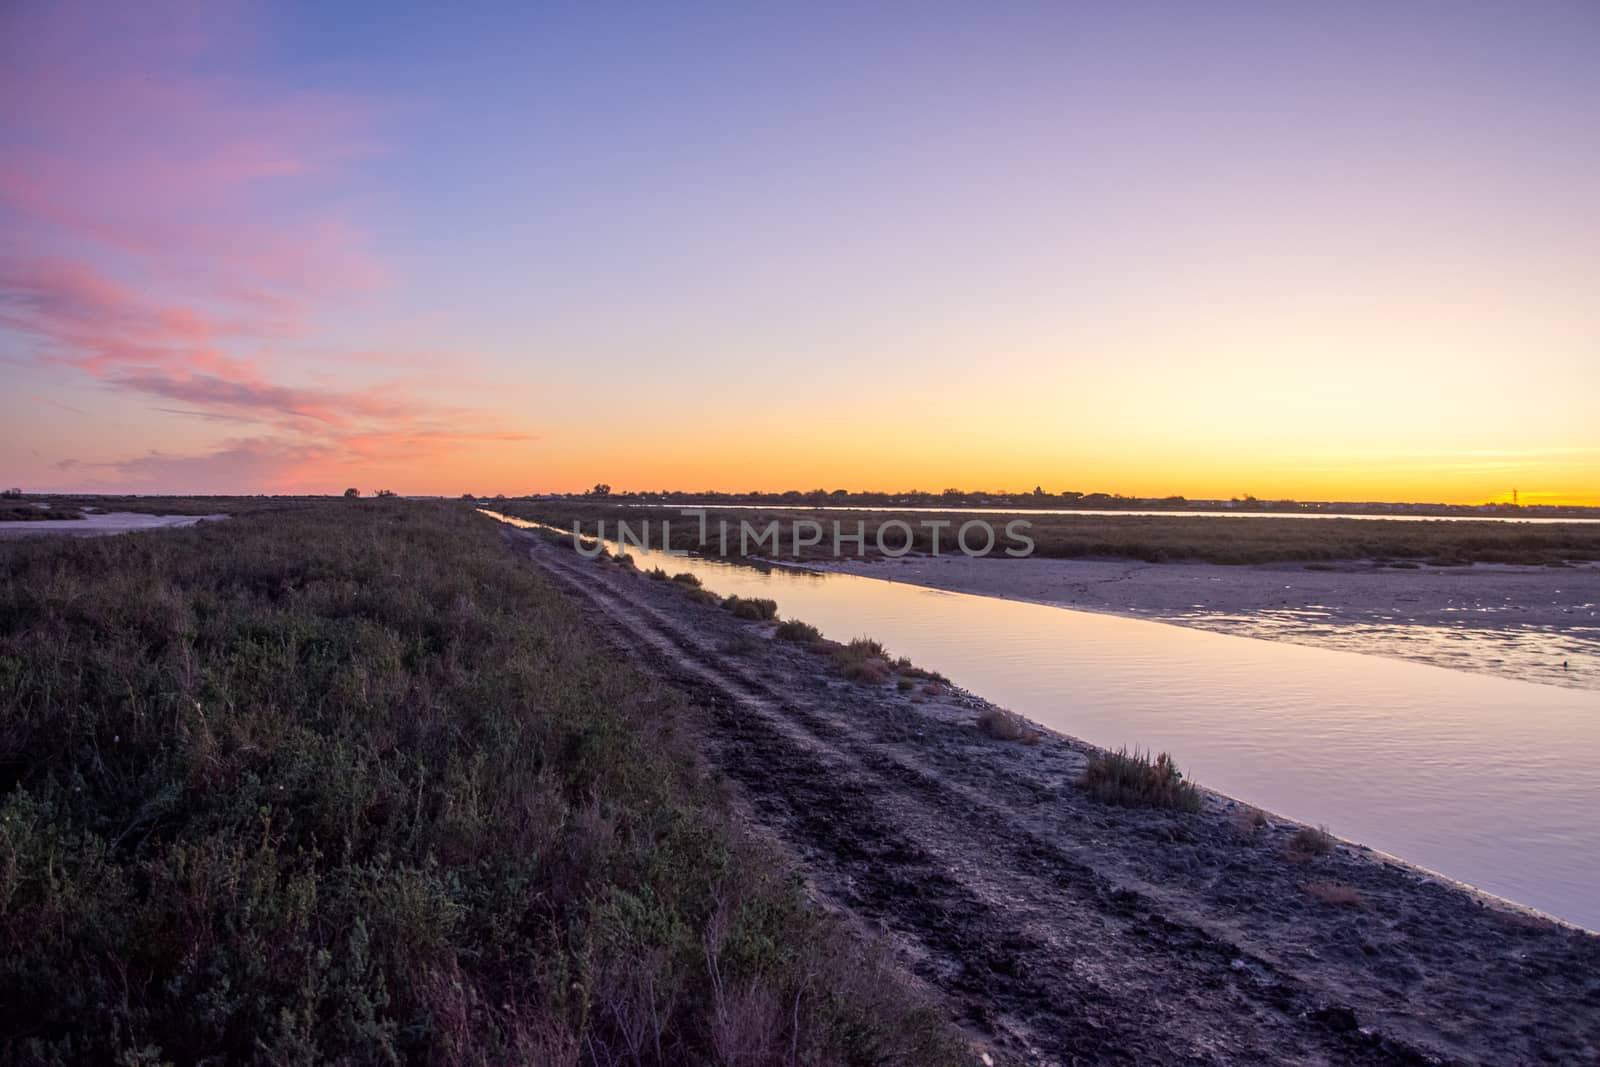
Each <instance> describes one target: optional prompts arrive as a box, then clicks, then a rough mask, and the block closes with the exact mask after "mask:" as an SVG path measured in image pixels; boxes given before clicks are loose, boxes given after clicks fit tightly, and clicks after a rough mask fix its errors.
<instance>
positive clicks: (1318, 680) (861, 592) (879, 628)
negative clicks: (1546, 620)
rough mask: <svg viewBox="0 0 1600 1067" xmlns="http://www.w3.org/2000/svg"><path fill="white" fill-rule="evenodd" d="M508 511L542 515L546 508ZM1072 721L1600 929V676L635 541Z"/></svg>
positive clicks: (737, 589) (836, 633) (1067, 728)
mask: <svg viewBox="0 0 1600 1067" xmlns="http://www.w3.org/2000/svg"><path fill="white" fill-rule="evenodd" d="M488 514H491V515H493V516H494V517H496V518H503V519H505V521H509V522H512V523H514V524H516V525H520V526H534V525H536V524H534V523H528V522H523V521H522V520H517V519H510V518H507V517H504V516H499V515H495V513H493V512H489V513H488ZM629 551H630V553H631V554H632V555H633V556H634V558H635V560H636V561H637V562H638V565H639V566H641V567H643V568H650V567H655V566H660V567H662V568H664V569H666V570H668V571H671V572H674V573H676V572H679V571H688V572H690V573H693V574H694V575H696V576H697V577H699V578H700V580H701V581H702V582H703V583H704V584H705V585H706V587H708V588H710V589H713V590H715V591H716V592H718V593H722V594H739V595H741V596H758V597H770V598H771V599H773V600H776V601H777V602H778V608H779V611H780V613H781V614H782V615H783V616H785V617H789V618H798V619H804V620H805V621H807V622H809V623H811V624H813V625H815V626H817V627H818V628H819V629H821V630H822V632H823V633H824V634H826V635H827V636H829V637H832V638H835V639H838V640H848V639H850V638H852V637H858V636H863V635H865V636H871V637H873V638H876V639H877V640H879V641H881V642H883V644H884V645H885V646H887V647H888V648H889V649H890V651H891V652H892V653H893V654H895V655H905V656H909V657H910V658H911V659H912V660H913V661H914V662H916V663H918V664H921V665H923V666H927V667H930V668H933V669H935V670H938V671H941V672H942V673H944V674H946V675H948V676H949V677H950V678H951V679H952V680H953V681H955V682H956V683H957V684H958V685H961V686H963V687H965V688H967V689H970V690H972V691H973V692H976V693H979V694H981V695H982V696H984V697H986V698H988V699H990V700H992V701H995V702H996V703H999V704H1002V705H1004V706H1006V707H1009V708H1011V709H1012V710H1014V711H1017V712H1019V713H1021V714H1023V715H1026V716H1028V717H1029V718H1031V719H1034V720H1035V721H1037V722H1039V723H1042V724H1044V725H1046V726H1048V727H1050V728H1052V729H1054V730H1058V731H1061V732H1063V733H1067V734H1071V735H1073V736H1075V737H1080V738H1083V739H1085V740H1088V741H1091V742H1093V743H1095V744H1099V745H1104V746H1107V747H1113V748H1114V747H1117V746H1120V745H1127V746H1129V747H1138V748H1146V749H1152V750H1166V751H1169V752H1171V753H1173V755H1174V756H1175V757H1176V758H1177V759H1178V761H1179V763H1180V764H1181V765H1182V766H1183V767H1184V768H1185V769H1186V770H1187V771H1188V772H1189V773H1190V774H1191V775H1192V776H1193V777H1194V778H1195V779H1196V780H1198V781H1200V782H1202V783H1204V784H1205V785H1208V786H1210V787H1212V788H1214V789H1217V790H1220V791H1221V792H1223V793H1226V794H1228V795H1230V796H1234V797H1237V798H1239V799H1241V800H1244V801H1247V802H1249V803H1252V804H1256V805H1259V806H1261V807H1264V808H1267V809H1269V810H1271V811H1275V812H1279V813H1281V814H1283V815H1287V816H1289V817H1291V818H1294V819H1298V820H1302V821H1305V822H1310V823H1325V824H1327V826H1328V827H1329V829H1330V830H1332V831H1333V832H1334V833H1336V834H1338V835H1340V836H1341V837H1346V838H1349V839H1351V840H1355V841H1359V842H1362V843H1363V844H1366V845H1369V846H1371V847H1373V848H1376V849H1380V850H1382V851H1384V852H1388V853H1391V854H1393V855H1396V856H1399V857H1402V858H1404V859H1406V860H1408V861H1410V862H1412V863H1416V864H1419V865H1421V866H1424V867H1427V868H1429V869H1431V870H1434V871H1438V872H1440V873H1441V874H1444V875H1447V876H1449V877H1451V878H1454V879H1457V880H1460V881H1462V882H1466V883H1468V884H1470V885H1473V886H1476V887H1478V888H1480V889H1483V890H1486V891H1488V892H1491V893H1495V894H1497V895H1500V896H1503V897H1506V898H1508V899H1511V900H1514V901H1517V902H1518V903H1521V904H1526V905H1529V906H1531V907H1535V908H1538V909H1540V910H1543V911H1546V912H1549V913H1550V914H1553V915H1556V916H1559V917H1561V918H1563V919H1566V920H1568V921H1571V922H1575V923H1579V924H1581V925H1584V926H1587V927H1589V928H1591V929H1600V892H1597V891H1596V889H1595V887H1596V886H1597V885H1600V818H1597V814H1600V774H1596V773H1595V771H1594V757H1595V754H1596V753H1600V694H1597V693H1595V692H1594V691H1584V690H1573V689H1562V688H1558V687H1554V686H1546V685H1536V684H1533V683H1529V682H1523V681H1517V680H1513V679H1507V678H1496V677H1490V676H1487V675H1482V674H1471V673H1466V672H1463V671H1456V670H1450V669H1447V668H1443V667H1434V666H1429V665H1425V664H1419V663H1412V662H1405V661H1400V660H1394V659H1388V658H1384V657H1379V656H1372V655H1362V654H1359V653H1355V652H1344V651H1336V650H1331V649H1324V648H1311V647H1305V646H1300V645H1294V644H1288V643H1284V642H1277V641H1265V640H1256V639H1252V638H1249V637H1238V636H1233V635H1230V634H1224V633H1211V632H1205V631H1201V630H1195V629H1191V628H1187V627H1182V626H1174V625H1168V624H1164V623H1159V622H1148V621H1144V620H1141V619H1129V618H1121V617H1117V616H1112V615H1102V614H1093V613H1087V612H1078V611H1071V610H1068V609H1064V608H1056V607H1047V606H1042V605H1037V604H1028V603H1021V602H1017V601H1010V600H1000V599H995V598H991V597H982V596H971V595H967V594H962V593H947V592H941V591H938V590H932V589H924V588H919V587H914V586H909V585H903V584H899V583H894V582H887V581H882V580H879V579H875V578H862V577H856V576H851V575H841V574H820V573H816V572H811V571H803V570H794V569H787V568H778V569H774V570H772V571H770V572H765V573H764V572H762V571H759V570H756V569H753V568H751V567H747V566H741V565H738V564H732V563H725V562H720V561H715V560H707V559H699V558H686V557H677V556H672V557H668V556H666V555H665V554H663V553H660V552H657V551H640V550H638V549H636V548H630V549H629Z"/></svg>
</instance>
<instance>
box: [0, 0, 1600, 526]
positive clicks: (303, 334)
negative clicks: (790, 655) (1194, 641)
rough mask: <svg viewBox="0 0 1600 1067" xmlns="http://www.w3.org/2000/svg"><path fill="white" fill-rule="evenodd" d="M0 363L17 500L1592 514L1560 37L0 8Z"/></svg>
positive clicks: (1593, 222)
mask: <svg viewBox="0 0 1600 1067" xmlns="http://www.w3.org/2000/svg"><path fill="white" fill-rule="evenodd" d="M334 9H337V14H334V13H333V11H334ZM0 375H3V381H4V390H3V393H0V481H4V482H5V484H7V485H18V486H23V487H26V488H29V489H37V490H95V491H123V490H126V491H132V492H326V491H339V490H342V489H343V488H344V487H345V486H349V485H354V486H359V487H361V488H362V489H363V490H368V491H370V490H372V489H375V488H378V487H380V486H382V487H389V488H392V489H395V490H396V491H399V492H404V493H449V494H456V493H460V492H464V491H469V490H470V491H473V492H478V493H493V492H504V493H523V492H529V491H551V490H570V489H581V488H585V487H587V486H589V485H592V484H594V483H595V482H597V481H605V482H608V483H610V484H612V485H613V486H615V487H616V488H618V489H659V488H686V489H700V488H718V489H730V490H737V489H788V488H801V489H809V488H812V487H817V486H821V487H826V488H829V489H833V488H848V489H879V488H881V489H904V488H910V487H913V486H916V487H921V488H924V489H933V490H937V489H942V488H945V487H947V486H963V487H983V488H1028V489H1031V488H1032V487H1033V486H1035V485H1043V486H1044V487H1045V488H1047V489H1050V490H1052V491H1059V490H1064V489H1071V490H1078V491H1083V492H1091V491H1096V490H1103V491H1109V492H1122V493H1130V494H1145V495H1154V494H1163V495H1164V494H1169V493H1181V494H1184V495H1187V496H1190V497H1215V496H1222V497H1227V496H1232V495H1236V494H1243V493H1254V494H1255V495H1257V496H1261V497H1279V496H1295V497H1300V498H1303V499H1420V500H1430V501H1432V500H1439V501H1450V502H1476V501H1482V500H1490V499H1509V497H1510V494H1511V491H1512V489H1513V488H1516V489H1518V490H1520V492H1521V499H1522V500H1523V502H1524V503H1542V502H1569V503H1589V504H1600V4H1597V3H1594V2H1593V0H1574V2H1570V3H1563V2H1556V0H1533V2H1529V3H1466V2H1448V3H1445V2H1440V3H1426V2H1419V3H1387V2H1385V3H1378V2H1373V3H1347V4H1320V5H1311V4H1278V3H1266V2H1262V3H1248V4H1230V3H1207V4H1190V3H1170V4H1141V3H1092V4H1091V3H1080V4H1070V3H1051V4H1038V5H1032V4H1028V5H1024V4H950V5H943V4H905V5H894V4H876V5H860V4H857V5H836V6H835V5H794V6H792V7H790V8H789V9H788V10H786V11H778V10H777V9H775V8H774V7H773V6H772V5H733V4H728V5H711V4H698V3H694V4H687V5H649V6H647V5H590V4H574V5H570V6H566V5H536V4H526V3H506V4H503V5H500V6H499V7H498V8H496V7H494V6H490V5H443V4H426V5H424V4H416V5H406V4H400V3H390V2H384V3H377V2H374V3H368V4H336V5H323V4H309V3H308V4H302V5H270V6H268V5H263V6H259V7H257V6H253V5H237V4H219V3H207V2H194V3H187V4H164V3H155V4H145V3H139V4H127V3H107V4H89V3H74V2H70V0H68V2H59V3H58V2H45V0H6V2H5V3H3V4H0Z"/></svg>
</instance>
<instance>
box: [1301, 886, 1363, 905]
mask: <svg viewBox="0 0 1600 1067" xmlns="http://www.w3.org/2000/svg"><path fill="white" fill-rule="evenodd" d="M1301 888H1302V889H1304V890H1305V892H1306V895H1307V896H1309V897H1311V898H1312V899H1313V900H1317V901H1320V902H1322V903H1323V904H1329V905H1332V906H1334V907H1341V908H1353V907H1355V906H1356V905H1358V904H1360V903H1361V890H1359V889H1357V888H1356V887H1355V886H1353V885H1346V884H1345V883H1343V882H1307V883H1306V884H1305V885H1304V886H1302V887H1301Z"/></svg>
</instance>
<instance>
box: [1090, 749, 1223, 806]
mask: <svg viewBox="0 0 1600 1067" xmlns="http://www.w3.org/2000/svg"><path fill="white" fill-rule="evenodd" d="M1082 785H1083V787H1084V788H1085V789H1087V790H1088V791H1089V794H1090V795H1091V796H1094V797H1096V798H1097V799H1099V800H1102V801H1104V802H1105V803H1107V804H1120V805H1122V806H1124V807H1144V808H1168V809H1171V810H1174V811H1189V812H1195V811H1199V810H1200V808H1201V807H1202V805H1203V804H1204V799H1203V798H1202V796H1201V794H1200V790H1199V789H1197V788H1196V787H1195V785H1194V783H1192V782H1189V781H1187V780H1186V779H1185V778H1184V776H1183V772H1182V771H1180V770H1179V769H1178V765H1177V764H1176V763H1174V762H1173V760H1172V757H1171V756H1169V755H1167V754H1166V753H1165V752H1163V753H1161V754H1160V755H1159V756H1156V757H1155V758H1154V759H1151V758H1150V756H1149V755H1148V754H1146V753H1142V752H1139V751H1137V750H1135V751H1133V752H1129V751H1128V750H1127V749H1118V750H1117V751H1116V752H1104V753H1101V754H1100V755H1098V756H1095V757H1094V758H1093V759H1091V760H1090V761H1089V764H1088V766H1087V767H1085V768H1084V770H1083V779H1082Z"/></svg>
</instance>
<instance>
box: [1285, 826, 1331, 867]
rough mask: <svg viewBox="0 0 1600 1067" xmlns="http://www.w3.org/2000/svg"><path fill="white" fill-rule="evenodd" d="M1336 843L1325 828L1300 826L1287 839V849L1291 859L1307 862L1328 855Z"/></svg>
mask: <svg viewBox="0 0 1600 1067" xmlns="http://www.w3.org/2000/svg"><path fill="white" fill-rule="evenodd" d="M1336 843H1337V839H1336V838H1335V837H1334V836H1333V835H1332V834H1330V833H1329V832H1328V828H1327V827H1326V826H1302V827H1301V828H1300V829H1298V830H1296V831H1295V832H1294V836H1293V837H1291V838H1289V844H1288V846H1287V847H1288V852H1289V857H1290V858H1291V859H1295V860H1309V859H1313V858H1315V857H1317V856H1326V855H1328V854H1329V853H1330V852H1332V851H1333V846H1334V845H1335V844H1336Z"/></svg>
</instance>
